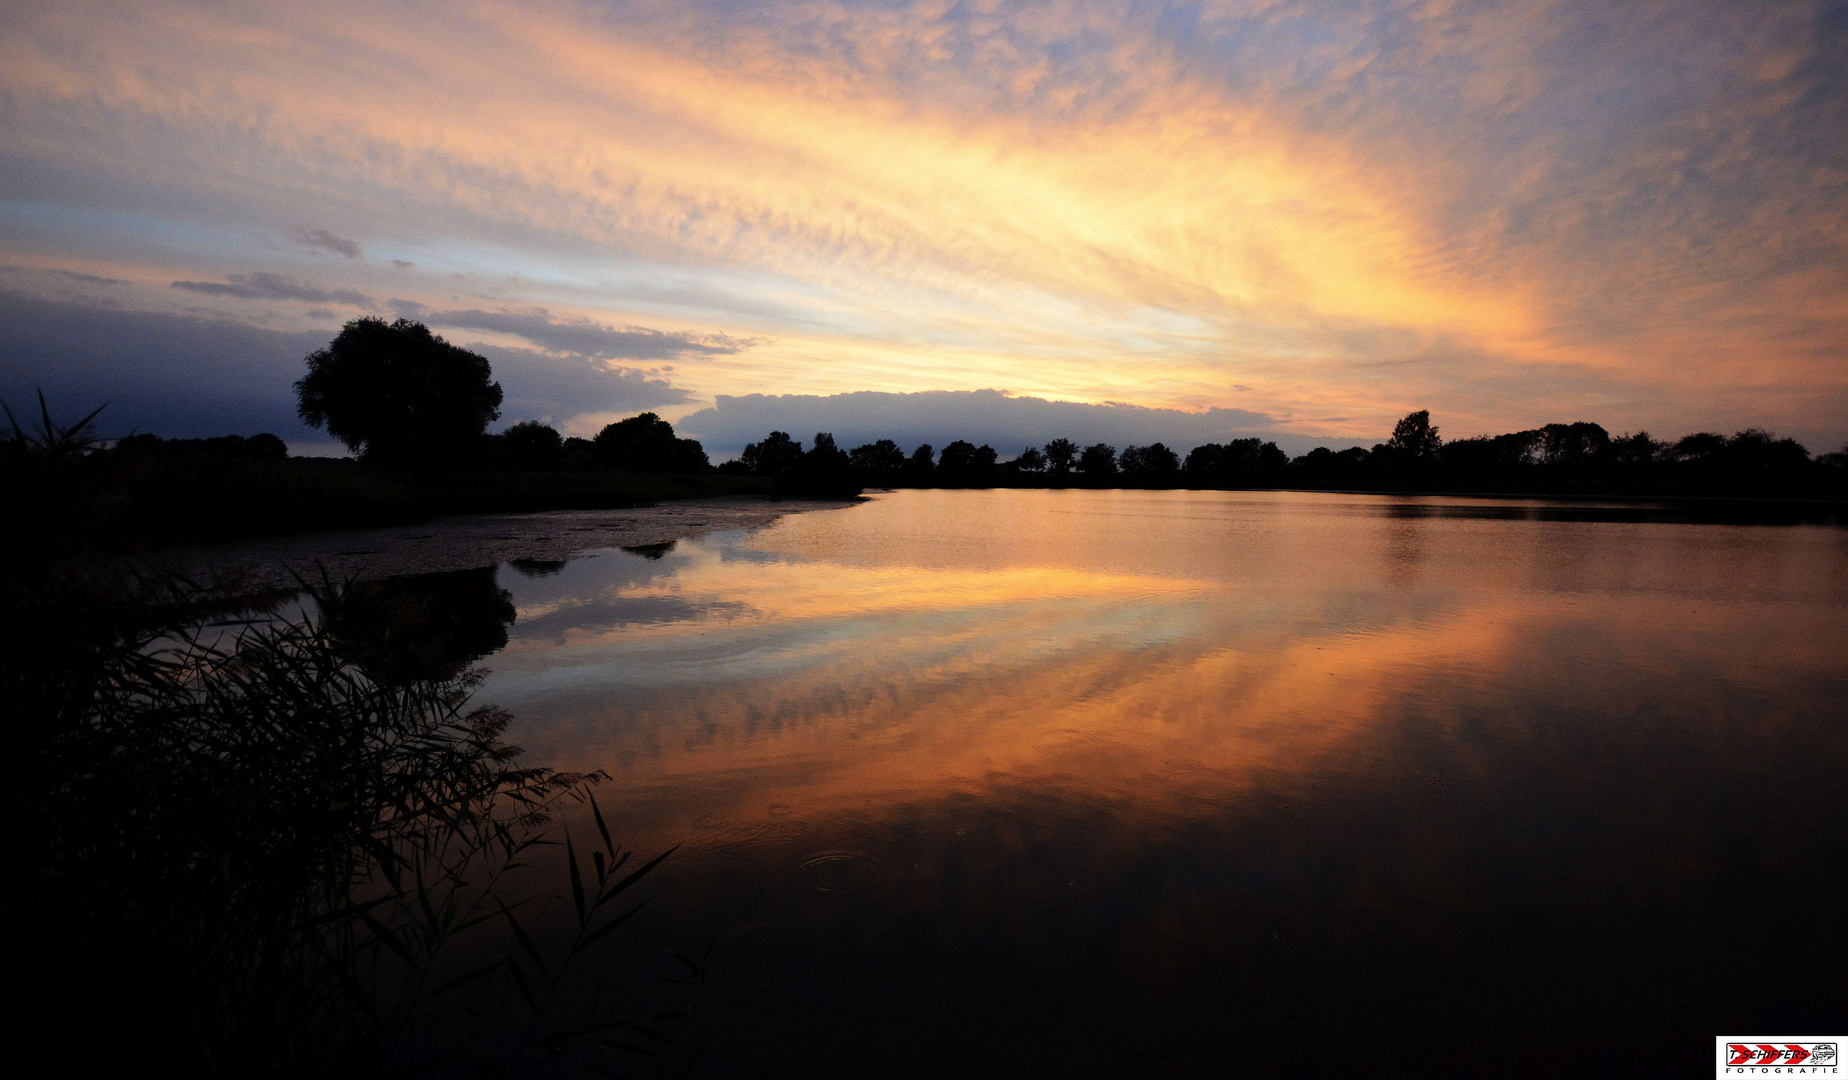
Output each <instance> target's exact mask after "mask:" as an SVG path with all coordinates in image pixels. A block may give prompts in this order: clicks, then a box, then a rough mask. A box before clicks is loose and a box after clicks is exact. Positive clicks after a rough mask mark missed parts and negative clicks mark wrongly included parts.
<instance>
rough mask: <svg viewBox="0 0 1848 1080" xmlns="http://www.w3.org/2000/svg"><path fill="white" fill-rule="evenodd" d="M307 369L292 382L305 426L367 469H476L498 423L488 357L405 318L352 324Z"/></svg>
mask: <svg viewBox="0 0 1848 1080" xmlns="http://www.w3.org/2000/svg"><path fill="white" fill-rule="evenodd" d="M307 364H308V373H307V374H306V375H304V376H302V378H301V379H300V380H299V381H297V382H296V384H295V392H296V396H297V411H298V412H299V413H300V414H301V418H302V419H303V420H304V421H306V422H307V423H308V424H309V425H310V426H312V427H325V428H326V429H327V432H328V434H330V435H332V436H334V437H335V438H336V439H339V440H340V441H341V442H343V443H345V444H346V446H347V449H349V450H352V451H353V452H354V453H356V454H359V455H360V457H361V458H362V459H363V460H365V461H367V462H369V463H372V464H377V465H389V466H400V465H418V466H451V465H454V464H455V463H457V462H462V461H472V460H474V459H475V457H476V456H477V454H478V452H479V450H480V447H481V444H482V435H483V433H484V432H485V431H486V430H487V427H488V424H489V423H490V422H491V421H493V420H495V419H496V418H498V417H499V416H500V403H501V388H500V384H499V383H497V382H494V381H493V371H492V369H491V368H490V367H489V365H488V361H487V359H486V358H484V357H482V356H479V355H477V354H475V353H472V352H469V351H468V350H467V349H462V348H458V347H457V346H454V345H451V344H449V343H448V342H447V341H444V340H443V339H442V338H440V337H437V336H436V335H435V334H432V333H431V332H430V329H429V327H426V326H424V325H423V324H422V323H416V322H411V321H410V320H408V319H399V320H398V321H397V322H394V323H387V322H386V321H385V320H383V319H377V318H365V319H354V320H353V321H352V322H349V323H347V324H346V326H345V327H344V328H342V329H341V331H340V333H339V334H338V335H337V336H336V337H335V338H334V340H333V341H331V342H329V343H328V345H327V347H326V348H324V349H320V350H317V351H316V352H313V353H310V354H309V355H308V358H307Z"/></svg>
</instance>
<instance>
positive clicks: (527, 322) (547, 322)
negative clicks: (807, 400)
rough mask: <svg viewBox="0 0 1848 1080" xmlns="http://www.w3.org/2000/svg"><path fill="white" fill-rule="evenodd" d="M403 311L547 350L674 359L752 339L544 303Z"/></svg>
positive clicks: (407, 307) (403, 306) (405, 305)
mask: <svg viewBox="0 0 1848 1080" xmlns="http://www.w3.org/2000/svg"><path fill="white" fill-rule="evenodd" d="M394 304H395V305H396V306H397V308H398V310H399V311H400V312H401V313H402V314H404V315H406V316H408V317H411V318H416V319H420V320H422V321H424V322H427V323H429V324H430V325H432V326H438V327H451V326H453V327H459V328H461V329H465V330H486V331H489V332H492V333H497V334H511V335H513V336H515V337H521V338H525V339H526V340H527V341H530V342H532V343H533V344H534V345H537V346H539V347H540V348H542V349H547V350H550V351H553V352H564V353H575V354H577V355H580V356H593V357H602V358H607V359H614V360H641V361H648V360H673V359H680V358H685V357H689V356H715V355H721V354H725V353H735V352H738V351H739V350H741V349H744V348H747V347H749V346H750V345H751V344H753V342H752V341H750V340H749V339H743V338H734V337H729V336H727V335H725V334H692V333H672V332H668V331H664V330H652V329H649V328H648V327H645V326H625V327H609V326H603V325H600V324H598V323H595V322H591V321H590V320H588V319H558V318H554V317H552V316H551V314H550V313H549V312H547V311H546V310H545V309H544V308H533V309H530V310H525V311H484V310H481V309H478V308H472V309H459V310H450V311H433V310H431V309H429V308H426V307H425V306H423V305H422V304H418V303H414V302H408V301H403V300H398V301H394Z"/></svg>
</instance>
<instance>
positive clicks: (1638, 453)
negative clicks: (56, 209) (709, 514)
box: [719, 411, 1848, 499]
mask: <svg viewBox="0 0 1848 1080" xmlns="http://www.w3.org/2000/svg"><path fill="white" fill-rule="evenodd" d="M719 471H720V472H721V473H728V474H732V475H737V476H757V477H770V478H774V479H776V480H777V481H778V483H779V484H785V485H787V484H789V483H790V482H791V481H792V480H794V481H795V482H796V486H798V487H803V488H807V487H813V486H817V485H818V484H825V483H829V482H834V483H841V484H859V485H863V486H866V487H1092V488H1225V489H1240V488H1294V489H1308V490H1326V491H1382V492H1454V493H1499V494H1532V495H1569V496H1622V495H1646V496H1656V497H1718V498H1730V499H1767V498H1771V499H1776V498H1783V499H1818V498H1820V499H1841V498H1844V497H1848V447H1845V448H1844V449H1843V450H1842V451H1840V452H1836V453H1831V454H1825V455H1822V456H1821V457H1812V456H1811V455H1810V453H1809V451H1808V450H1807V449H1806V448H1804V447H1803V446H1802V445H1800V444H1799V443H1797V442H1796V441H1795V440H1793V439H1787V438H1779V437H1777V436H1775V435H1772V434H1770V433H1768V432H1765V431H1760V430H1757V429H1747V430H1745V431H1740V432H1736V433H1734V434H1732V435H1719V434H1715V433H1711V432H1702V433H1699V434H1694V435H1688V436H1685V437H1683V438H1681V439H1677V440H1675V441H1673V442H1663V441H1660V440H1657V439H1655V438H1654V437H1652V436H1651V435H1649V433H1648V432H1638V433H1636V434H1633V435H1623V436H1617V437H1613V436H1611V435H1610V433H1609V432H1607V431H1606V430H1605V429H1604V428H1602V427H1600V426H1599V425H1597V424H1591V423H1574V424H1548V425H1546V426H1545V427H1541V428H1535V429H1532V430H1530V431H1517V432H1511V433H1509V434H1506V435H1495V436H1489V435H1480V436H1476V437H1474V438H1468V439H1454V440H1450V441H1445V440H1443V439H1442V438H1441V437H1440V436H1439V434H1438V429H1437V428H1436V427H1435V426H1433V425H1432V424H1431V416H1430V414H1429V413H1428V412H1424V411H1420V412H1415V413H1412V414H1411V415H1409V416H1407V417H1406V418H1405V419H1403V420H1401V421H1399V424H1398V426H1397V427H1396V428H1395V429H1394V431H1393V435H1392V438H1391V439H1390V440H1388V441H1387V442H1384V443H1381V444H1378V445H1376V446H1374V447H1373V448H1372V449H1370V450H1368V449H1362V448H1359V447H1355V448H1352V449H1347V450H1340V451H1335V450H1330V449H1328V448H1326V447H1318V448H1316V449H1314V450H1311V451H1309V452H1308V453H1307V454H1304V455H1302V456H1301V457H1298V458H1295V459H1291V458H1290V456H1289V455H1287V454H1285V453H1284V452H1283V451H1282V450H1281V449H1279V448H1278V446H1277V444H1276V443H1274V442H1267V441H1264V440H1261V439H1234V440H1232V441H1231V442H1229V443H1225V444H1220V443H1208V444H1206V445H1204V446H1196V447H1193V448H1192V449H1191V450H1189V451H1188V452H1187V453H1186V455H1185V456H1183V455H1182V454H1180V453H1179V452H1177V451H1176V450H1173V449H1170V448H1169V447H1167V446H1165V445H1163V444H1161V443H1151V444H1149V445H1147V446H1129V447H1125V448H1124V449H1123V450H1122V451H1121V452H1119V451H1118V450H1117V448H1116V447H1114V446H1111V445H1109V444H1106V443H1097V444H1094V445H1091V446H1079V445H1078V444H1076V443H1074V442H1072V441H1070V440H1068V439H1055V440H1054V441H1052V442H1050V443H1047V444H1046V445H1045V446H1044V447H1028V448H1027V449H1025V450H1023V451H1022V452H1021V453H1020V455H1019V456H1018V457H1015V458H1013V459H1012V460H1009V461H1002V460H1000V459H999V454H998V453H997V452H996V451H995V449H994V447H992V446H986V445H984V446H975V445H973V444H971V443H968V442H963V441H960V440H959V441H957V442H952V443H950V444H949V445H948V446H945V447H944V448H943V450H942V453H941V454H938V453H937V452H936V450H935V448H933V447H931V446H930V445H928V444H925V445H922V446H918V447H916V448H914V449H913V450H912V451H911V452H910V453H909V454H907V453H906V452H905V451H904V449H903V448H902V447H900V446H899V445H898V444H897V443H895V442H893V441H892V440H890V439H880V440H879V441H877V442H872V443H867V444H865V445H863V446H857V447H854V448H853V449H852V450H850V451H845V452H843V451H842V450H840V449H839V448H838V447H836V446H835V443H834V439H833V437H832V436H830V435H827V434H825V433H823V434H818V435H816V436H815V442H814V445H813V446H812V447H811V448H810V449H809V450H807V451H804V450H803V448H802V444H801V443H800V442H797V441H795V440H794V439H791V438H790V436H789V435H788V433H786V432H781V431H773V432H771V433H770V435H769V436H768V437H767V438H765V439H764V440H763V441H762V442H757V443H752V444H751V445H750V446H748V447H746V448H745V451H744V454H743V455H742V456H741V457H740V458H739V459H738V460H737V461H734V462H727V463H726V464H724V465H721V466H719Z"/></svg>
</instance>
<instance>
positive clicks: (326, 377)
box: [0, 318, 1848, 495]
mask: <svg viewBox="0 0 1848 1080" xmlns="http://www.w3.org/2000/svg"><path fill="white" fill-rule="evenodd" d="M305 363H306V367H307V371H306V373H305V374H304V375H303V377H302V378H301V380H299V381H298V382H297V383H296V391H297V397H298V412H299V414H300V416H301V417H302V419H303V421H304V422H306V423H308V424H310V425H312V426H314V427H319V428H325V429H326V430H327V432H328V433H329V434H330V435H333V436H334V437H335V438H337V439H339V440H341V441H342V442H343V443H344V444H345V445H346V446H347V447H348V449H350V450H352V451H353V452H354V454H355V455H356V456H357V457H358V459H359V461H360V463H361V464H363V465H365V466H368V467H371V468H373V469H376V470H381V471H385V472H394V473H398V474H405V473H411V474H415V473H420V472H423V473H430V472H443V473H459V472H483V471H491V472H501V471H510V470H511V471H528V472H558V473H592V472H594V473H632V474H644V475H646V474H654V475H661V476H701V475H719V476H729V477H754V478H759V479H768V480H771V481H773V482H774V484H775V486H776V489H777V490H779V491H781V492H783V493H786V494H797V495H803V494H807V495H838V494H850V493H854V492H857V491H859V490H860V489H862V488H866V487H993V486H1003V487H1144V488H1169V487H1197V488H1263V487H1327V488H1335V489H1382V490H1392V489H1416V488H1445V487H1448V488H1452V489H1457V488H1463V487H1468V488H1472V489H1479V490H1485V491H1489V490H1520V489H1525V490H1532V491H1541V490H1549V489H1553V490H1576V489H1586V490H1594V489H1602V490H1613V491H1614V490H1617V489H1625V490H1636V491H1661V492H1663V493H1689V494H1698V493H1725V494H1758V493H1773V494H1775V493H1799V492H1815V491H1825V492H1831V493H1837V494H1839V493H1840V492H1841V491H1842V490H1843V489H1844V488H1848V484H1845V483H1844V478H1845V477H1848V447H1844V449H1843V450H1842V451H1840V452H1836V453H1831V454H1825V455H1822V456H1820V457H1812V456H1811V455H1810V453H1809V451H1808V450H1807V448H1805V447H1804V446H1802V445H1801V444H1800V443H1798V442H1796V441H1795V440H1794V439H1789V438H1782V437H1778V436H1775V435H1773V434H1771V433H1769V432H1766V431H1763V430H1760V429H1757V428H1748V429H1745V430H1743V431H1738V432H1735V433H1733V434H1731V435H1722V434H1718V433H1714V432H1699V433H1695V434H1692V435H1687V436H1684V437H1682V438H1680V439H1677V440H1674V441H1672V442H1669V441H1661V440H1657V439H1655V438H1654V437H1652V436H1651V435H1650V434H1649V433H1648V432H1636V433H1633V434H1625V435H1619V436H1612V435H1611V434H1610V433H1609V432H1608V431H1607V430H1606V429H1605V428H1603V427H1602V426H1600V425H1598V424H1595V423H1587V422H1577V423H1569V424H1547V425H1545V426H1543V427H1539V428H1533V429H1528V430H1524V431H1515V432H1509V433H1506V434H1502V435H1494V436H1490V435H1479V436H1474V437H1471V438H1464V439H1454V440H1448V441H1447V440H1445V439H1443V438H1442V437H1441V436H1440V434H1439V431H1438V428H1437V427H1436V426H1435V425H1434V424H1432V423H1431V416H1430V413H1429V411H1427V410H1419V411H1417V412H1414V413H1411V414H1409V415H1407V416H1406V417H1405V418H1404V419H1402V420H1400V421H1399V423H1398V424H1397V426H1395V428H1394V429H1393V433H1392V435H1391V437H1390V438H1389V439H1387V440H1386V441H1385V442H1383V443H1379V444H1376V445H1374V446H1373V447H1371V448H1362V447H1352V448H1349V449H1344V450H1334V449H1331V448H1328V447H1317V448H1315V449H1313V450H1310V451H1309V452H1308V453H1306V454H1303V455H1301V456H1298V457H1296V458H1294V459H1292V458H1291V457H1290V456H1289V455H1288V454H1286V453H1285V452H1284V451H1283V450H1282V449H1281V448H1279V447H1278V445H1277V444H1276V443H1275V442H1273V441H1269V440H1263V439H1259V438H1241V439H1232V440H1230V441H1228V442H1225V443H1214V442H1209V443H1204V444H1202V445H1199V446H1195V447H1192V448H1191V449H1189V450H1187V451H1186V452H1185V454H1183V453H1181V452H1180V451H1179V450H1177V449H1175V448H1170V447H1169V446H1167V445H1166V444H1164V443H1161V442H1151V443H1148V444H1146V445H1131V446H1126V447H1124V448H1122V449H1121V450H1118V448H1116V447H1115V446H1112V445H1110V444H1108V443H1104V442H1097V443H1092V444H1089V445H1080V444H1078V443H1077V442H1074V441H1073V440H1070V439H1064V438H1060V439H1054V440H1052V441H1050V442H1048V443H1046V444H1045V445H1043V446H1037V447H1026V448H1024V449H1023V450H1022V451H1021V452H1020V453H1019V454H1018V455H1016V456H1015V457H1013V458H1010V459H1008V460H1001V458H1000V454H999V453H998V452H997V451H996V449H995V448H994V447H993V446H990V445H987V444H981V445H977V444H974V443H971V442H969V441H967V440H962V439H958V440H954V441H952V442H950V443H949V444H947V445H945V446H944V447H943V448H942V449H941V450H940V451H939V450H938V449H937V448H935V447H934V446H932V445H930V444H921V445H919V446H916V447H914V448H912V449H911V450H910V451H909V452H907V451H906V450H905V449H904V448H902V447H900V446H899V445H898V443H897V442H895V441H894V440H892V439H878V440H875V441H873V442H868V443H865V444H863V445H860V446H856V447H853V448H852V449H845V448H842V447H840V446H839V445H837V443H836V441H835V439H834V437H833V436H832V435H831V434H829V433H827V432H818V433H816V435H815V437H814V439H813V440H812V442H811V443H810V445H809V446H808V448H806V449H805V448H804V447H803V445H802V443H801V442H799V441H797V440H796V439H794V438H792V437H791V436H790V435H789V433H788V432H784V431H772V432H770V433H769V434H768V435H767V436H766V437H765V438H763V439H762V440H760V441H758V442H754V443H751V444H749V445H747V446H746V447H745V448H744V452H743V453H742V454H741V455H740V456H739V457H738V458H737V459H736V460H734V461H728V462H725V463H723V464H721V465H718V466H717V467H716V468H715V467H714V466H713V465H712V463H711V461H710V458H709V457H708V455H707V454H706V451H705V448H704V447H703V446H702V445H701V444H700V443H699V442H698V441H697V440H694V439H688V438H682V437H680V436H679V435H678V434H677V433H676V432H675V431H674V428H673V425H672V424H670V423H669V422H667V421H666V420H663V419H662V418H661V417H660V416H658V415H656V414H655V413H652V412H644V413H640V414H638V415H636V416H631V417H628V418H626V419H622V420H619V421H616V422H614V423H611V424H608V425H605V426H604V427H603V428H602V429H601V430H600V431H598V433H597V434H596V435H595V436H594V437H592V438H588V439H586V438H578V437H567V436H565V435H564V434H562V433H561V432H559V431H558V430H557V429H556V428H554V427H552V426H550V425H549V424H545V423H541V422H538V421H531V420H528V421H522V422H519V423H516V424H513V425H512V426H510V427H508V428H507V429H506V430H505V431H502V432H500V433H498V434H490V433H489V432H488V431H487V428H488V425H489V424H490V423H492V422H493V421H495V420H497V419H499V417H500V405H501V401H502V392H501V387H500V384H499V383H497V382H494V381H493V377H492V375H493V373H492V370H491V367H490V365H489V363H488V361H487V359H486V358H485V357H482V356H480V355H479V354H476V353H473V352H470V351H469V350H466V349H463V348H460V347H458V346H455V345H452V344H450V343H449V342H447V341H445V340H443V339H442V338H441V337H439V336H437V335H435V334H433V333H432V332H431V331H430V330H429V328H428V327H426V326H424V325H423V324H421V323H416V322H412V321H410V320H405V319H400V320H397V321H396V322H392V323H387V322H386V321H385V320H383V319H377V318H364V319H356V320H353V321H352V322H349V323H348V324H347V325H346V326H345V327H344V328H343V329H342V330H341V331H340V333H339V334H338V335H337V336H336V337H335V338H334V339H333V340H332V341H331V342H329V344H328V345H327V347H325V348H323V349H320V350H317V351H316V352H314V353H312V354H310V355H309V356H308V357H307V358H306V361H305ZM40 406H41V414H42V424H41V427H42V429H43V431H42V433H41V434H40V435H38V436H32V435H29V434H28V432H27V429H26V427H25V426H23V425H21V424H20V423H19V422H18V420H17V419H16V418H13V417H12V414H11V411H10V409H9V410H8V417H9V419H12V421H13V422H12V437H11V439H10V440H9V441H8V442H6V443H5V444H4V451H0V453H3V454H4V456H5V457H6V458H9V459H13V460H15V461H24V460H28V459H31V458H33V457H35V456H37V457H44V456H47V455H54V456H56V455H63V456H66V457H69V456H82V455H84V454H89V453H92V452H94V451H95V450H97V449H98V448H99V447H100V440H97V439H95V438H94V437H93V431H92V429H91V423H92V421H93V420H94V418H95V416H96V413H95V412H93V413H91V414H90V416H88V417H86V418H84V420H83V421H80V422H79V423H78V424H77V425H72V426H70V427H68V428H59V427H58V426H57V425H55V424H54V423H53V422H52V420H51V417H50V413H49V410H48V409H46V408H45V406H44V403H43V400H42V398H41V402H40ZM99 411H100V410H99ZM109 456H112V457H116V458H158V457H164V458H175V457H186V458H198V459H218V460H237V461H240V462H247V463H262V462H276V461H281V460H285V459H287V457H288V451H287V447H286V445H285V444H284V443H283V442H282V440H281V439H279V438H277V437H276V436H274V435H270V434H263V435H257V436H253V437H251V438H248V439H245V438H241V437H238V436H222V437H219V438H215V439H161V438H158V437H156V436H153V435H147V434H135V435H130V436H127V437H125V438H122V439H119V440H116V441H115V443H114V446H113V448H111V449H110V450H109Z"/></svg>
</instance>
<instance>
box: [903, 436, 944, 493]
mask: <svg viewBox="0 0 1848 1080" xmlns="http://www.w3.org/2000/svg"><path fill="white" fill-rule="evenodd" d="M932 455H933V451H932V450H931V446H930V444H929V443H922V444H920V445H919V446H918V448H917V449H916V450H913V451H912V452H911V457H910V459H909V460H907V461H906V462H905V482H906V483H907V484H916V485H918V486H919V487H928V486H929V485H930V484H931V483H932V482H933V481H934V480H935V478H936V475H937V466H936V463H935V462H934V461H932V460H931V459H932Z"/></svg>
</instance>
